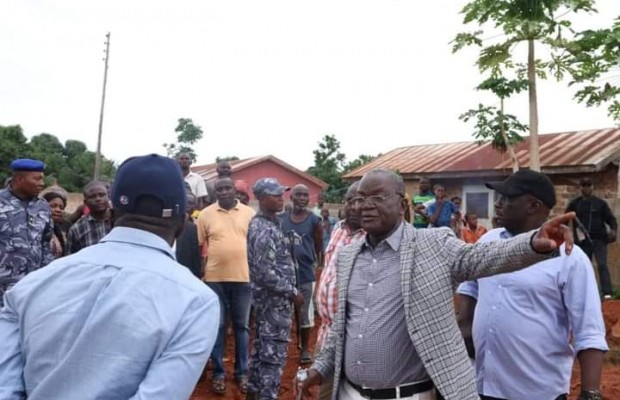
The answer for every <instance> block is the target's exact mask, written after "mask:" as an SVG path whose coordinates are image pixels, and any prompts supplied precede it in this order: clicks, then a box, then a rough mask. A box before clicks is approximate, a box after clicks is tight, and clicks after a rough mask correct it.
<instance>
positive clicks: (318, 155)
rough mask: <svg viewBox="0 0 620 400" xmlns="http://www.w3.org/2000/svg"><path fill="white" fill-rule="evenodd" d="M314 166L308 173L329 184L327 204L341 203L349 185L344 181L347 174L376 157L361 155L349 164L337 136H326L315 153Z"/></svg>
mask: <svg viewBox="0 0 620 400" xmlns="http://www.w3.org/2000/svg"><path fill="white" fill-rule="evenodd" d="M313 154H314V165H313V166H312V167H310V168H308V170H307V172H308V173H309V174H310V175H312V176H314V177H317V178H319V179H321V180H322V181H324V182H326V183H328V184H329V188H328V190H327V191H326V192H325V201H326V202H327V203H339V202H341V201H342V198H343V197H344V194H345V193H346V191H347V188H348V187H349V185H348V184H347V183H346V182H345V181H343V180H342V178H341V176H342V174H344V173H345V172H348V171H351V170H353V169H355V168H358V167H361V166H362V165H364V164H365V163H367V162H369V161H370V160H372V159H373V158H374V157H372V156H368V155H360V156H359V157H358V158H357V159H355V160H353V161H351V162H347V160H346V156H345V154H344V153H342V152H341V151H340V141H339V140H338V139H337V138H336V135H325V136H323V138H322V140H321V141H320V142H319V147H318V149H316V150H314V151H313Z"/></svg>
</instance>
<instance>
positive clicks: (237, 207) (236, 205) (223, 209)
mask: <svg viewBox="0 0 620 400" xmlns="http://www.w3.org/2000/svg"><path fill="white" fill-rule="evenodd" d="M215 204H217V210H218V211H225V212H228V211H230V210H238V209H239V200H235V205H234V206H233V207H232V208H231V209H230V210H227V209H225V208H222V207H220V202H219V201H216V202H215Z"/></svg>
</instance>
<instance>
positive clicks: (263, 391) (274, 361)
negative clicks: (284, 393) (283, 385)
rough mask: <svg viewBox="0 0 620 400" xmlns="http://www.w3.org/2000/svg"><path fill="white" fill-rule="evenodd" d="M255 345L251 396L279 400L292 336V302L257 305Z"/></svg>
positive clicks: (250, 388) (249, 385)
mask: <svg viewBox="0 0 620 400" xmlns="http://www.w3.org/2000/svg"><path fill="white" fill-rule="evenodd" d="M254 306H255V308H254V312H255V314H254V332H255V337H254V343H253V347H252V353H251V356H250V366H249V375H250V377H249V381H248V392H251V393H257V394H258V398H259V400H277V399H278V398H279V392H280V380H281V378H282V372H283V371H284V366H285V364H286V360H287V357H288V343H289V338H290V335H291V325H292V318H291V317H292V309H293V307H292V304H291V302H288V301H287V302H285V301H284V300H282V301H281V302H275V303H272V302H269V301H260V300H258V301H255V302H254Z"/></svg>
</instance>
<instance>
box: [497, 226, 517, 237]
mask: <svg viewBox="0 0 620 400" xmlns="http://www.w3.org/2000/svg"><path fill="white" fill-rule="evenodd" d="M502 229H503V230H502V231H501V232H500V233H499V237H501V238H502V239H510V238H511V237H513V236H514V235H513V234H512V233H510V232H508V231H507V230H506V228H502Z"/></svg>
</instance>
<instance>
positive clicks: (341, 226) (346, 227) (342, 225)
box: [335, 219, 364, 237]
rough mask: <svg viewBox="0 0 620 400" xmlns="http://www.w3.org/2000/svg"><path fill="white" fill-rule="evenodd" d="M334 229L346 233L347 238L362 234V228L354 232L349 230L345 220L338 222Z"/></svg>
mask: <svg viewBox="0 0 620 400" xmlns="http://www.w3.org/2000/svg"><path fill="white" fill-rule="evenodd" d="M335 228H341V229H344V230H345V232H346V233H347V236H349V237H351V236H355V235H356V234H357V233H358V232H364V230H363V229H362V228H357V229H356V230H354V231H352V230H351V228H349V225H347V220H346V219H343V220H341V221H338V225H337V226H336V227H335Z"/></svg>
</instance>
